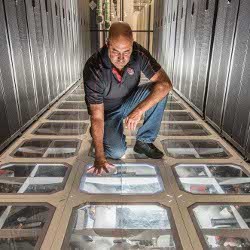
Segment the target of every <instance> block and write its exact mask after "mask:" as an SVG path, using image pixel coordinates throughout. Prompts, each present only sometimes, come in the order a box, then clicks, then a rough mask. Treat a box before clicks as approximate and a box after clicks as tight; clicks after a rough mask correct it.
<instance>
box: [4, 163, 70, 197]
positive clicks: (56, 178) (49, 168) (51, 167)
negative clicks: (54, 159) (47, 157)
mask: <svg viewBox="0 0 250 250" xmlns="http://www.w3.org/2000/svg"><path fill="white" fill-rule="evenodd" d="M68 171H69V170H68V168H67V167H66V166H64V165H59V164H8V165H4V166H1V167H0V193H18V194H22V193H50V192H58V191H60V190H63V188H64V185H65V178H66V173H67V172H68Z"/></svg>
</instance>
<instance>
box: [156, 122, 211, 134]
mask: <svg viewBox="0 0 250 250" xmlns="http://www.w3.org/2000/svg"><path fill="white" fill-rule="evenodd" d="M159 135H163V136H191V135H192V136H207V135H210V133H209V132H208V131H207V130H206V129H205V127H203V126H202V125H200V124H195V123H188V124H185V123H182V124H173V123H170V124H166V123H164V124H162V125H161V128H160V132H159Z"/></svg>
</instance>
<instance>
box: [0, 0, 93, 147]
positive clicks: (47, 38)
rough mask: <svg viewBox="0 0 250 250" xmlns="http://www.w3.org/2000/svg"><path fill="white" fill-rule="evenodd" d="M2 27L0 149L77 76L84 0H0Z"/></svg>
mask: <svg viewBox="0 0 250 250" xmlns="http://www.w3.org/2000/svg"><path fill="white" fill-rule="evenodd" d="M0 32H1V36H0V58H1V60H0V150H1V149H3V148H4V147H5V146H6V145H7V144H8V143H9V142H10V141H11V140H13V138H15V137H16V136H17V135H18V134H20V133H21V132H22V131H23V130H24V129H25V128H26V127H27V126H28V125H29V124H30V123H31V122H32V121H34V119H36V118H37V117H38V116H39V115H40V114H41V113H42V112H43V111H44V110H46V108H48V107H49V106H50V105H51V104H52V103H53V102H54V101H56V100H57V99H58V98H59V97H60V96H61V95H62V94H63V93H64V92H65V91H66V90H67V88H69V87H70V86H71V85H72V84H74V83H75V82H76V81H77V80H79V79H80V78H81V76H82V69H83V66H84V63H85V61H86V60H87V59H88V57H89V56H90V32H89V6H88V1H80V0H19V1H16V0H3V1H0Z"/></svg>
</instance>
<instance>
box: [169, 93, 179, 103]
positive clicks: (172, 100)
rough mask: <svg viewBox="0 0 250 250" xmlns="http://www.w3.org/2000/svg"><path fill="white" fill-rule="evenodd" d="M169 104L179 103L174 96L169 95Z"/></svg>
mask: <svg viewBox="0 0 250 250" xmlns="http://www.w3.org/2000/svg"><path fill="white" fill-rule="evenodd" d="M168 102H177V99H176V97H174V96H173V95H169V96H168Z"/></svg>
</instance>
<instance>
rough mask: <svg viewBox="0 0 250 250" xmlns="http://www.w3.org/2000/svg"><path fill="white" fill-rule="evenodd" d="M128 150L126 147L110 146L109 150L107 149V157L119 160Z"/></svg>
mask: <svg viewBox="0 0 250 250" xmlns="http://www.w3.org/2000/svg"><path fill="white" fill-rule="evenodd" d="M125 152H126V147H121V148H119V147H114V148H110V149H108V150H105V154H106V157H108V158H111V159H114V160H119V159H121V158H122V156H123V155H124V154H125Z"/></svg>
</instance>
